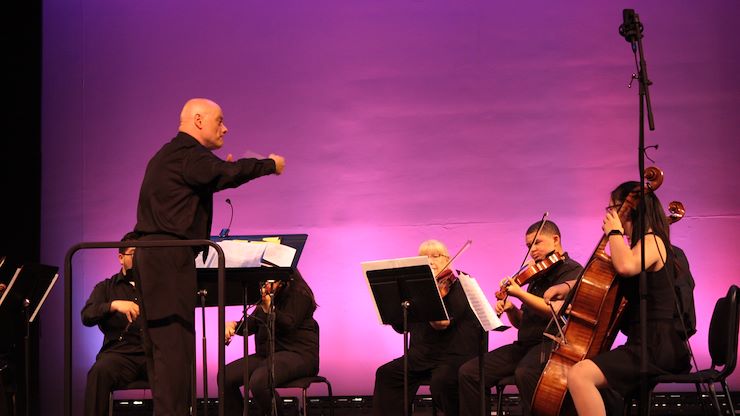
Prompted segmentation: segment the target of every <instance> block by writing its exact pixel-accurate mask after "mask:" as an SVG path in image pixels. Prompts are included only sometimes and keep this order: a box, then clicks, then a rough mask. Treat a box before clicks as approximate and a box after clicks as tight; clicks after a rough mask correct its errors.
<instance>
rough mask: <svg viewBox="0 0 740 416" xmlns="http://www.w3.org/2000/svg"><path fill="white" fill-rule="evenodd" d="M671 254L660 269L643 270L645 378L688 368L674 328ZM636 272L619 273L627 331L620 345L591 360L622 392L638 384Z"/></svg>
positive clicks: (682, 347)
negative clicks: (646, 327)
mask: <svg viewBox="0 0 740 416" xmlns="http://www.w3.org/2000/svg"><path fill="white" fill-rule="evenodd" d="M669 279H674V268H673V255H672V254H671V253H670V252H669V253H668V256H667V261H666V264H665V266H663V268H662V269H660V270H658V271H656V272H647V286H648V298H647V325H648V330H647V334H648V339H647V343H648V370H647V376H648V378H651V377H655V376H657V375H661V374H667V373H672V374H679V373H683V372H686V371H688V370H689V369H690V368H691V365H690V362H689V351H688V348H687V347H686V342H685V341H684V340H683V334H681V333H680V332H679V331H677V327H676V324H675V322H674V320H675V317H676V315H677V314H676V312H675V310H676V308H675V300H674V298H673V296H674V295H673V293H674V292H673V285H672V284H671V280H669ZM639 280H640V279H639V275H638V276H632V277H620V292H621V293H622V294H623V295H624V296H625V297H626V298H627V302H628V303H627V307H626V309H625V312H624V314H625V316H624V326H623V329H622V331H623V332H624V333H625V335H627V341H626V343H625V344H624V345H620V346H618V347H617V348H615V349H613V350H611V351H607V352H604V353H601V354H599V355H597V356H596V357H593V358H592V359H591V360H592V361H593V362H594V363H595V364H596V365H597V366H598V367H599V369H601V372H602V373H603V374H604V376H605V377H606V380H607V383H609V387H611V388H613V389H614V390H616V391H617V392H619V393H620V394H621V395H622V396H626V395H628V394H629V393H630V392H632V391H634V390H635V389H637V388H639V385H640V361H641V355H642V354H641V342H640V300H639Z"/></svg>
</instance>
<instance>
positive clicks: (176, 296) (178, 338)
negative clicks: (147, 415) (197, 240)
mask: <svg viewBox="0 0 740 416" xmlns="http://www.w3.org/2000/svg"><path fill="white" fill-rule="evenodd" d="M146 239H156V236H147V237H146V238H143V240H146ZM193 259H194V255H193V250H192V249H190V248H188V247H175V248H172V247H170V248H140V249H138V250H137V251H136V256H135V257H134V262H135V266H134V268H135V269H137V270H138V273H137V274H136V275H135V276H137V277H138V279H139V281H137V287H138V288H139V289H140V293H141V300H142V307H141V318H143V319H139V321H140V322H141V324H142V327H143V328H142V329H143V341H144V351H145V353H146V359H147V372H148V375H149V384H150V385H151V388H152V397H153V399H154V400H153V401H154V413H155V414H156V415H157V416H186V415H188V414H189V413H190V410H189V409H190V405H191V403H192V397H191V396H192V394H191V392H192V390H191V389H192V385H193V376H194V374H193V363H194V362H195V328H194V319H195V318H194V310H195V301H196V295H195V292H196V290H195V286H196V284H195V281H196V275H195V272H196V271H195V263H194V260H193Z"/></svg>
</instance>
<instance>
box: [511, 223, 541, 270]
mask: <svg viewBox="0 0 740 416" xmlns="http://www.w3.org/2000/svg"><path fill="white" fill-rule="evenodd" d="M549 215H550V213H549V212H547V211H545V213H544V214H542V219H541V220H540V226H539V227H538V228H537V232H536V233H534V239H532V244H531V245H530V246H529V247H528V248H527V254H525V255H524V260H522V264H521V265H520V266H519V270H517V272H516V273H514V274H512V276H516V274H517V273H519V272H521V271H522V269H523V268H524V265H525V264H527V257H529V255H530V254H531V253H532V247H533V246H534V243H535V241H537V237H538V236H539V235H540V232H541V231H542V228H543V227H544V226H545V219H546V218H547V217H548V216H549Z"/></svg>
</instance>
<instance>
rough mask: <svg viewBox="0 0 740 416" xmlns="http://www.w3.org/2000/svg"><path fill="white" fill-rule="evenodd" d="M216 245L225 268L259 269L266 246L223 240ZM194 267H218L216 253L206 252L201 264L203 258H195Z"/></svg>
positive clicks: (242, 241)
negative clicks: (223, 259)
mask: <svg viewBox="0 0 740 416" xmlns="http://www.w3.org/2000/svg"><path fill="white" fill-rule="evenodd" d="M218 245H219V246H221V249H222V250H223V251H224V257H225V260H226V267H260V266H261V264H262V255H263V254H264V253H265V247H266V244H264V243H252V242H251V241H248V240H223V241H219V242H218ZM195 267H198V268H216V267H218V253H216V250H208V257H207V258H206V261H205V262H203V256H196V258H195Z"/></svg>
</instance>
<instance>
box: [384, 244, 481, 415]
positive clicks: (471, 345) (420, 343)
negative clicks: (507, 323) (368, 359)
mask: <svg viewBox="0 0 740 416" xmlns="http://www.w3.org/2000/svg"><path fill="white" fill-rule="evenodd" d="M419 255H420V256H427V257H429V264H430V266H431V268H432V272H433V273H434V275H435V276H436V277H437V283H438V286H439V288H440V294H442V296H443V301H444V304H445V308H446V309H447V312H448V315H449V317H450V319H449V320H444V321H434V322H421V323H411V324H409V328H408V329H409V332H410V334H411V340H410V342H409V350H408V390H409V391H408V394H409V397H414V395H415V394H416V391H417V390H418V388H419V385H420V384H421V382H422V381H424V380H425V379H428V380H430V382H429V389H430V390H431V393H432V399H433V401H434V405H435V406H437V407H439V408H441V409H442V411H444V414H445V415H446V416H454V415H457V409H458V406H459V404H458V392H457V385H458V383H457V370H458V368H459V367H460V364H462V363H464V362H465V361H467V360H469V359H470V358H471V357H473V356H475V355H476V354H477V352H478V340H479V334H480V331H481V328H480V325H479V324H478V320H477V318H476V317H475V314H474V313H473V310H472V309H471V308H470V305H469V304H468V300H467V298H466V297H465V293H464V292H463V289H462V286H461V284H460V282H458V281H457V279H455V277H454V275H453V273H452V270H451V269H450V268H449V264H448V263H449V262H450V254H449V252H448V251H447V248H446V247H445V246H444V244H442V243H441V242H439V241H437V240H428V241H425V242H423V243H422V244H421V246H420V247H419ZM393 329H394V330H396V332H399V333H402V332H403V324H402V323H400V322H399V323H398V324H393ZM403 402H404V400H403V357H399V358H396V359H395V360H393V361H391V362H389V363H386V364H383V365H382V366H380V367H379V368H378V369H377V371H376V372H375V392H374V395H373V415H376V416H381V415H382V416H392V415H403V414H404V409H403ZM409 414H410V412H409Z"/></svg>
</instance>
